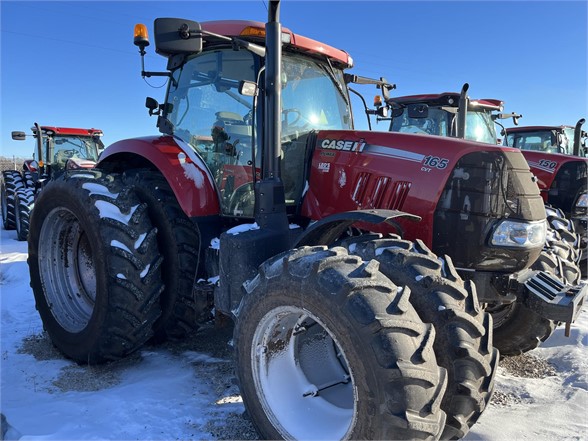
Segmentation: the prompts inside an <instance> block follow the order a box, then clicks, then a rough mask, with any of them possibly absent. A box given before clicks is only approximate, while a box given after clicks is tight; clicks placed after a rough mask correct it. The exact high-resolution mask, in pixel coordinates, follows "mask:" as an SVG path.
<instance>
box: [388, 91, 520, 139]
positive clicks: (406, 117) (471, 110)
mask: <svg viewBox="0 0 588 441" xmlns="http://www.w3.org/2000/svg"><path fill="white" fill-rule="evenodd" d="M468 87H469V86H468V85H467V84H465V85H464V87H463V88H462V91H461V93H456V92H445V93H440V94H427V95H410V96H402V97H393V98H390V99H388V100H387V104H388V106H390V107H391V109H392V111H391V117H390V118H388V119H389V120H390V126H389V131H391V132H401V133H415V134H424V135H436V136H449V137H457V138H462V139H467V140H470V141H477V142H483V143H487V144H497V143H498V136H497V133H496V125H495V124H496V123H497V119H504V118H511V117H512V118H513V119H514V120H515V124H516V123H518V118H520V117H521V115H516V114H502V113H500V112H502V110H503V107H504V103H503V102H502V101H500V100H497V99H489V98H488V99H470V98H469V97H468V96H467V94H466V93H467V90H468ZM461 108H464V109H467V110H466V111H465V112H464V113H463V114H462V113H461V112H460V109H461ZM460 132H463V133H460Z"/></svg>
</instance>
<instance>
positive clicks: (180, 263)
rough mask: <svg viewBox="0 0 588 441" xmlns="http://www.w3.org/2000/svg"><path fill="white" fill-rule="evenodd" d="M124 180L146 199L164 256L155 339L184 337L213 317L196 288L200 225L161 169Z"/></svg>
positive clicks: (133, 174)
mask: <svg viewBox="0 0 588 441" xmlns="http://www.w3.org/2000/svg"><path fill="white" fill-rule="evenodd" d="M124 182H125V185H128V186H132V187H133V188H134V189H135V193H136V194H137V195H138V196H139V199H140V200H141V201H142V202H145V203H147V206H148V207H149V217H150V219H151V222H152V223H153V225H154V226H155V227H156V228H157V242H158V243H159V249H160V250H161V253H162V256H163V265H162V269H161V274H162V278H163V282H164V285H165V289H164V291H163V292H162V294H161V296H160V304H161V308H162V313H161V317H160V318H159V319H158V320H157V322H156V323H155V327H154V331H155V336H154V341H155V342H163V341H165V340H167V339H172V340H178V339H182V338H184V337H186V336H187V335H189V334H191V333H193V332H195V331H196V330H197V329H198V328H199V325H200V324H201V323H202V322H203V321H205V320H206V319H208V318H210V317H211V309H212V308H211V305H209V303H208V299H207V298H206V297H205V296H202V297H198V296H197V294H196V293H197V291H196V290H193V286H194V282H195V277H196V273H197V270H198V260H199V254H200V235H199V232H198V227H197V226H196V224H194V223H193V222H191V221H190V219H188V217H187V216H186V215H185V214H184V212H183V211H182V209H181V208H180V205H179V204H178V201H177V199H176V197H175V195H174V193H173V191H172V189H171V187H170V186H169V184H168V183H167V181H166V180H165V178H164V177H163V176H162V175H160V174H159V173H157V172H154V171H150V170H133V171H129V172H126V173H125V174H124Z"/></svg>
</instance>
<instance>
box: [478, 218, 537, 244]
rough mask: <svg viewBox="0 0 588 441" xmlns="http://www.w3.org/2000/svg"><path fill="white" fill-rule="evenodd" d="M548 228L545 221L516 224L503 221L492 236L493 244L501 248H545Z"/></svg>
mask: <svg viewBox="0 0 588 441" xmlns="http://www.w3.org/2000/svg"><path fill="white" fill-rule="evenodd" d="M546 233H547V226H546V224H545V221H538V222H516V221H510V220H503V221H502V222H500V223H499V224H498V227H497V228H496V230H494V234H492V239H491V241H490V242H491V244H492V245H496V246H501V247H521V248H531V247H537V246H543V244H544V243H545V235H546Z"/></svg>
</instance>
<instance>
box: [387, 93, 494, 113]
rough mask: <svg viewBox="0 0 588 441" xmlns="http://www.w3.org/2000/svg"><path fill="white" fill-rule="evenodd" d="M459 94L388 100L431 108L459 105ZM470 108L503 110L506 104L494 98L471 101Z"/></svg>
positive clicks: (402, 97)
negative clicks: (424, 105)
mask: <svg viewBox="0 0 588 441" xmlns="http://www.w3.org/2000/svg"><path fill="white" fill-rule="evenodd" d="M459 95H460V94H459V93H457V92H443V93H436V94H432V93H431V94H424V95H406V96H398V97H393V98H390V99H389V100H388V102H389V103H398V104H401V105H406V104H412V103H415V104H417V103H419V104H429V105H431V106H453V107H457V106H458V105H459ZM470 106H472V107H483V108H485V109H490V110H502V107H503V106H504V102H503V101H501V100H497V99H494V98H482V99H475V100H474V99H470Z"/></svg>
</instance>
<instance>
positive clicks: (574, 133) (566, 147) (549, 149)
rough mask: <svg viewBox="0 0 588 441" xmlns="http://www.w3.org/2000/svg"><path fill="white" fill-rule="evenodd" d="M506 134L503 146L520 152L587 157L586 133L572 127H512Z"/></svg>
mask: <svg viewBox="0 0 588 441" xmlns="http://www.w3.org/2000/svg"><path fill="white" fill-rule="evenodd" d="M506 132H507V136H506V142H505V144H507V145H509V146H511V147H517V148H519V149H521V150H533V151H538V152H544V153H561V154H563V155H574V156H582V157H586V156H588V151H587V148H586V132H585V131H583V130H581V129H580V130H576V128H575V127H573V126H565V125H563V126H533V127H513V128H509V129H508V130H507V131H506ZM576 144H577V147H576Z"/></svg>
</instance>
